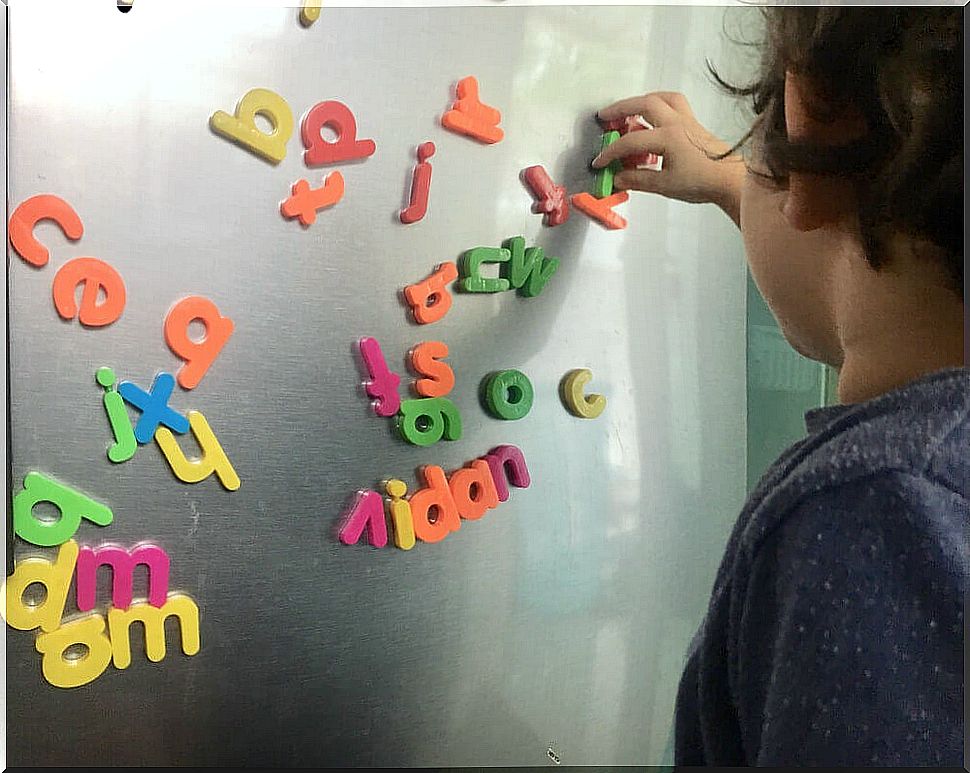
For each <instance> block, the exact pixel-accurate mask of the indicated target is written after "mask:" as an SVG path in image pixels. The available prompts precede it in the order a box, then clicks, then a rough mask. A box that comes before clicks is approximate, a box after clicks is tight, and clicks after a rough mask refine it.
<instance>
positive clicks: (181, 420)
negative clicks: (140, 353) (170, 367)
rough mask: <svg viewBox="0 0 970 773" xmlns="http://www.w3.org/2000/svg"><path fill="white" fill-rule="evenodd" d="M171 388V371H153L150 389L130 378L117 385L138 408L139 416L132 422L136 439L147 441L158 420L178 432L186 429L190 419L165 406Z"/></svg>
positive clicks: (187, 429) (129, 401)
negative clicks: (135, 422) (133, 381)
mask: <svg viewBox="0 0 970 773" xmlns="http://www.w3.org/2000/svg"><path fill="white" fill-rule="evenodd" d="M174 388H175V379H174V378H173V377H172V374H171V373H158V374H156V376H155V380H154V381H153V382H152V391H151V392H146V391H145V390H144V389H142V388H141V387H139V386H136V385H135V384H133V383H132V382H130V381H122V382H121V383H120V384H119V385H118V394H120V395H121V396H122V397H123V398H124V399H125V402H128V403H130V404H131V405H133V406H135V408H137V409H138V410H139V411H141V418H139V419H138V424H136V425H135V439H136V440H137V441H138V442H139V443H143V444H144V443H148V442H150V441H151V439H152V438H153V437H154V436H155V430H156V429H158V427H159V425H160V424H164V425H165V426H166V427H168V428H169V429H171V430H172V431H173V432H177V433H178V434H179V435H181V434H183V433H185V432H188V431H189V420H188V419H186V418H185V417H184V416H182V414H180V413H176V412H175V411H173V410H172V409H171V408H169V407H168V398H169V397H171V396H172V390H173V389H174Z"/></svg>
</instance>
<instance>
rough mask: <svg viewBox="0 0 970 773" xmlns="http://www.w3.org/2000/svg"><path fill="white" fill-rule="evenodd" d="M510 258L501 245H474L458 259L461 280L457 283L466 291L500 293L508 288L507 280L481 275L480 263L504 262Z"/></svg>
mask: <svg viewBox="0 0 970 773" xmlns="http://www.w3.org/2000/svg"><path fill="white" fill-rule="evenodd" d="M510 258H511V255H510V254H509V251H508V250H506V249H503V248H502V247H475V248H473V249H470V250H468V251H467V252H465V253H464V254H463V255H462V256H461V258H459V259H458V268H459V270H460V272H461V276H462V280H461V281H460V282H459V283H458V286H459V287H461V289H462V290H464V291H465V292H466V293H502V292H505V291H506V290H508V289H509V280H508V279H505V278H504V277H501V278H499V279H493V278H489V277H483V276H482V275H481V265H482V263H506V262H508V260H509V259H510Z"/></svg>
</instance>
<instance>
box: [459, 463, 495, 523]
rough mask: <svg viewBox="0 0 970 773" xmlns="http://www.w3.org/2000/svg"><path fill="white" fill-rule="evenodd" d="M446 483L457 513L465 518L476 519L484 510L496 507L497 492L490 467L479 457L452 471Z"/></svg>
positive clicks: (483, 513)
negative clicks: (468, 464) (467, 465)
mask: <svg viewBox="0 0 970 773" xmlns="http://www.w3.org/2000/svg"><path fill="white" fill-rule="evenodd" d="M448 485H449V486H450V488H451V495H452V496H453V497H454V499H455V504H456V506H457V507H458V514H459V515H460V516H461V517H462V518H465V519H466V520H478V519H479V518H481V517H482V516H483V515H485V511H486V510H489V509H491V508H493V507H498V492H497V491H496V489H495V481H494V480H492V473H491V468H490V467H489V466H488V463H487V462H484V461H482V460H481V459H476V460H475V461H474V462H472V463H471V465H470V466H469V467H463V468H462V469H460V470H456V471H455V472H454V473H452V475H451V480H450V481H449V482H448Z"/></svg>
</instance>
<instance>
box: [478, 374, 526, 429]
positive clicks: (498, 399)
mask: <svg viewBox="0 0 970 773" xmlns="http://www.w3.org/2000/svg"><path fill="white" fill-rule="evenodd" d="M483 391H484V397H485V407H486V408H487V409H488V412H489V413H490V414H492V416H494V417H495V418H496V419H506V420H509V421H514V420H516V419H521V418H524V417H525V416H526V415H527V414H528V413H529V411H531V410H532V400H533V398H534V396H535V393H534V391H533V389H532V382H531V381H529V378H528V376H526V375H525V374H524V373H523V372H522V371H520V370H502V371H499V372H498V373H493V374H492V375H490V376H488V377H487V378H486V379H485V382H484V384H483Z"/></svg>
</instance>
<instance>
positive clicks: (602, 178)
mask: <svg viewBox="0 0 970 773" xmlns="http://www.w3.org/2000/svg"><path fill="white" fill-rule="evenodd" d="M618 139H620V133H619V132H618V131H608V132H605V133H604V134H603V135H602V137H600V152H603V151H604V150H606V149H607V148H608V147H609V146H610V145H612V144H613V143H614V142H616V141H617V140H618ZM622 168H623V163H622V162H621V161H620V160H619V159H617V160H616V161H612V162H611V163H609V164H607V165H606V166H604V167H603V168H602V169H600V170H599V171H597V172H596V178H595V180H594V182H593V195H594V196H595V197H596V198H598V199H605V198H606V197H607V196H610V195H611V194H612V193H613V176H614V175H615V174H616V173H617V172H619V171H620V169H622Z"/></svg>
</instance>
